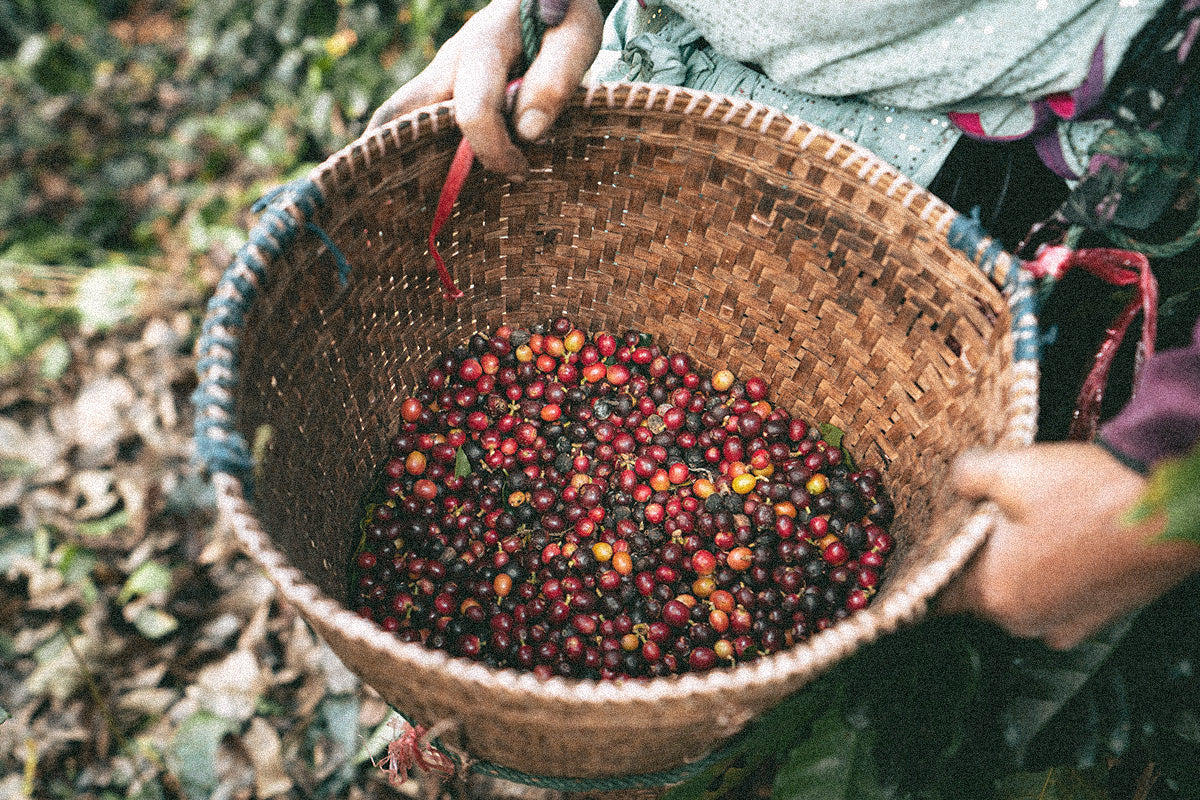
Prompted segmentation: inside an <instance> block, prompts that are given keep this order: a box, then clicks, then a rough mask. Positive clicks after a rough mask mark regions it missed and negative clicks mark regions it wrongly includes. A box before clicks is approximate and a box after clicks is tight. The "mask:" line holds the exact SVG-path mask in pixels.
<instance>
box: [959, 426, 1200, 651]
mask: <svg viewBox="0 0 1200 800" xmlns="http://www.w3.org/2000/svg"><path fill="white" fill-rule="evenodd" d="M950 481H951V484H952V485H953V486H954V488H955V490H956V491H958V492H959V493H960V494H962V495H963V496H965V497H967V498H970V499H977V500H984V499H986V500H993V501H995V502H996V504H997V505H998V506H999V509H1000V513H1001V515H1002V516H1001V519H1000V522H999V524H998V525H997V526H996V527H995V529H994V530H993V531H992V532H991V535H990V536H989V538H988V540H987V542H986V543H985V544H984V545H983V547H982V549H981V550H980V552H979V553H977V554H976V555H975V557H974V558H973V559H972V560H971V561H970V562H969V563H968V565H967V567H966V569H965V570H964V571H963V572H962V574H960V575H959V576H958V577H957V578H956V579H955V580H954V581H953V582H952V583H951V584H950V585H949V586H948V587H947V588H946V590H945V591H944V592H943V593H942V595H941V596H940V597H939V599H938V602H937V610H938V611H939V612H942V613H954V612H961V611H965V612H970V613H973V614H975V615H976V616H979V617H983V618H984V619H989V620H991V621H993V622H995V623H996V624H998V625H1000V627H1002V628H1004V629H1005V630H1007V631H1008V632H1009V633H1011V634H1013V635H1015V636H1021V637H1028V638H1037V639H1041V640H1042V641H1044V642H1045V643H1046V644H1047V645H1049V646H1051V647H1055V648H1061V649H1066V648H1070V647H1074V646H1075V645H1076V644H1078V643H1080V642H1081V641H1083V640H1084V639H1086V638H1087V637H1088V636H1090V635H1092V634H1094V633H1096V632H1098V631H1099V630H1101V629H1102V628H1104V627H1105V626H1106V625H1107V624H1108V623H1110V622H1113V621H1115V620H1116V619H1118V618H1120V617H1121V616H1123V615H1124V614H1126V613H1128V612H1130V611H1133V610H1135V609H1137V608H1140V607H1141V606H1143V605H1145V604H1147V603H1149V602H1151V601H1153V600H1155V599H1157V598H1158V597H1160V596H1161V595H1163V594H1165V593H1166V592H1167V591H1168V590H1170V589H1171V588H1172V587H1174V586H1175V585H1176V584H1177V583H1179V582H1180V581H1182V580H1183V579H1184V578H1187V577H1188V576H1190V575H1192V574H1194V573H1196V572H1200V547H1197V546H1196V545H1194V544H1190V543H1186V542H1160V541H1153V539H1154V537H1155V536H1157V535H1158V534H1159V533H1161V532H1162V530H1163V527H1164V524H1165V521H1164V520H1163V518H1162V517H1161V516H1160V517H1155V518H1152V519H1150V520H1148V521H1146V522H1143V523H1139V524H1136V525H1135V524H1130V523H1128V522H1126V516H1127V514H1128V512H1129V510H1130V509H1131V508H1132V507H1133V506H1134V505H1136V504H1137V502H1138V501H1139V500H1140V499H1141V497H1142V494H1143V492H1144V491H1145V488H1146V479H1145V478H1143V477H1142V476H1141V475H1139V474H1138V473H1136V472H1134V471H1133V470H1131V469H1129V468H1128V467H1126V466H1125V465H1123V464H1121V463H1120V462H1119V461H1117V460H1116V459H1115V458H1114V457H1113V456H1112V455H1111V454H1110V453H1108V452H1107V451H1106V450H1104V449H1103V448H1101V447H1099V446H1098V445H1094V444H1083V443H1076V442H1070V443H1060V444H1039V445H1034V446H1032V447H1029V448H1025V449H1022V450H1011V451H1000V450H997V451H990V452H984V453H968V454H965V455H963V456H962V457H960V458H959V459H958V460H957V461H956V462H955V464H954V465H953V468H952V470H951V474H950Z"/></svg>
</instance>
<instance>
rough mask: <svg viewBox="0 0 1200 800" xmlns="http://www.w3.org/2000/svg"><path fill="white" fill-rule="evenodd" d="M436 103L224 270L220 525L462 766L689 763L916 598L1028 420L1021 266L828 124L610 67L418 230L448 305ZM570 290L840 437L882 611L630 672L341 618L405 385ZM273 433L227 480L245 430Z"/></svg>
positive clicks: (205, 350)
mask: <svg viewBox="0 0 1200 800" xmlns="http://www.w3.org/2000/svg"><path fill="white" fill-rule="evenodd" d="M453 121H454V117H453V108H452V107H451V106H450V105H440V106H436V107H431V108H428V109H425V110H422V111H420V112H418V113H415V114H412V115H409V116H407V117H404V118H401V119H399V120H396V121H395V122H393V123H391V124H389V125H387V126H385V127H384V128H382V129H380V130H379V131H377V132H376V133H374V134H372V135H370V136H367V137H364V138H362V139H360V140H358V141H356V142H355V143H353V144H352V145H350V146H349V147H347V148H346V149H344V150H343V151H341V152H339V153H337V154H336V155H334V156H333V157H332V158H330V159H329V160H328V161H326V162H325V163H324V164H322V165H321V166H320V167H318V168H316V169H315V170H314V171H313V172H312V173H311V175H310V177H309V180H307V181H303V182H301V183H299V184H296V185H292V186H291V187H289V189H290V190H289V191H287V192H285V193H283V194H282V195H280V196H279V197H278V198H277V199H276V201H275V202H274V203H273V204H272V205H271V206H270V207H269V208H268V209H267V211H266V213H265V214H264V215H263V217H262V220H261V222H260V224H259V225H258V226H257V227H256V229H255V231H254V232H253V233H252V234H251V242H250V244H249V245H247V247H246V248H244V249H243V251H242V252H241V253H240V254H239V257H238V259H237V261H236V263H235V264H234V266H233V267H232V268H231V269H230V271H229V273H228V274H227V275H226V277H225V279H224V280H223V281H222V283H221V285H220V286H219V288H218V290H217V293H216V295H215V297H214V299H213V301H212V302H211V303H210V312H209V315H208V317H207V320H206V323H205V328H204V338H203V340H202V343H201V353H200V364H199V371H200V377H201V386H200V390H199V397H198V402H197V405H198V410H197V414H198V416H197V446H198V449H199V450H200V452H201V454H202V455H203V456H204V457H205V458H206V459H207V460H208V462H209V465H210V467H211V468H212V469H213V471H214V473H215V474H214V479H215V481H216V485H217V488H218V502H219V507H220V511H221V513H222V515H223V519H224V520H225V521H226V523H227V524H229V525H230V526H231V527H232V530H233V531H234V532H235V533H236V536H237V537H238V539H239V540H240V541H241V544H242V545H243V546H244V548H245V549H246V550H247V552H248V553H249V554H250V555H251V556H252V557H253V558H255V559H256V560H257V561H258V563H259V564H260V565H261V566H262V568H263V569H264V570H265V571H266V572H267V574H268V575H269V576H270V577H271V579H272V580H273V581H274V582H275V583H276V584H277V586H278V588H279V590H280V592H281V594H282V595H283V596H284V597H285V598H287V599H288V600H289V601H290V602H291V603H293V604H294V605H295V606H297V607H298V608H299V609H300V610H301V611H302V612H303V614H304V616H305V617H306V618H307V620H308V621H309V623H310V624H311V625H312V626H313V627H314V628H315V629H316V630H317V631H318V633H319V634H320V635H321V636H322V637H323V638H324V639H325V640H326V641H327V642H328V643H329V644H330V645H331V647H332V648H333V649H334V650H335V651H336V652H337V654H338V655H339V656H340V657H341V659H342V660H343V661H344V662H345V663H346V664H347V665H348V666H349V667H350V668H351V669H353V670H354V671H355V672H356V673H358V674H359V675H360V676H361V677H362V679H363V680H364V681H365V682H366V683H368V684H369V685H371V686H372V687H374V688H375V689H376V690H378V691H379V692H380V693H381V694H382V695H383V697H384V698H386V699H387V700H388V701H389V702H390V703H392V704H393V705H394V706H395V707H396V708H397V709H399V710H400V711H401V712H402V713H404V714H405V715H406V716H408V717H409V718H410V719H412V720H414V721H415V722H419V723H422V724H425V725H431V724H434V723H436V722H438V721H443V720H449V721H452V722H453V723H455V730H456V731H457V735H458V737H459V738H458V742H459V744H460V745H461V746H462V747H463V748H465V750H466V751H467V752H468V753H470V754H471V756H472V757H474V758H478V759H483V760H486V761H489V762H493V763H494V764H499V765H502V766H504V767H507V768H510V769H515V770H521V771H525V772H529V773H535V774H541V775H551V776H572V777H581V778H592V777H603V776H610V775H621V774H631V773H647V772H654V771H658V770H667V769H671V768H674V767H678V766H680V765H683V764H686V763H688V762H692V761H695V760H697V759H699V758H701V757H703V756H704V755H705V754H707V753H710V752H711V751H713V750H714V749H716V748H717V747H719V746H720V745H721V743H722V742H724V741H726V740H727V739H729V738H730V737H731V736H732V735H734V734H735V733H737V732H738V731H739V730H740V729H741V728H743V727H744V726H745V725H746V723H747V722H748V721H749V720H750V719H751V718H753V717H754V716H755V715H756V714H758V713H760V712H762V711H764V710H766V709H768V708H770V707H771V706H772V705H774V704H776V703H778V702H779V701H780V700H782V699H783V698H784V697H785V696H787V695H788V694H789V693H791V692H793V691H795V690H796V689H797V688H799V687H801V686H803V685H804V684H805V683H806V682H808V681H810V680H811V679H812V678H814V677H815V676H816V675H818V674H819V673H821V672H822V671H824V670H825V669H827V668H828V667H830V666H831V665H832V664H834V663H835V662H837V661H838V660H839V659H841V658H843V657H845V656H846V655H847V654H849V653H851V652H852V651H854V650H855V649H856V648H858V647H859V646H861V645H862V644H863V643H865V642H868V641H870V640H872V639H875V638H877V637H879V636H880V635H881V634H884V633H886V632H890V631H892V630H894V629H895V628H897V627H898V626H900V625H902V624H905V623H908V622H911V621H914V620H916V619H918V618H920V617H921V616H922V615H923V614H924V613H925V609H926V603H927V601H928V600H929V598H930V597H932V596H933V595H934V594H935V593H936V592H937V591H938V590H939V589H940V588H941V587H942V586H944V584H945V583H946V582H947V581H948V579H949V578H950V577H951V575H952V574H953V573H954V572H955V571H956V570H957V569H958V568H960V567H961V566H962V564H963V563H964V562H965V561H966V559H967V558H968V557H969V556H970V554H971V553H972V552H973V551H974V550H975V549H976V547H977V546H978V545H979V544H980V543H981V541H982V539H983V538H984V537H985V536H986V533H987V529H988V527H989V525H990V523H991V521H992V512H991V510H990V509H989V507H987V506H982V507H981V506H978V505H973V504H968V503H965V502H962V501H959V500H955V499H954V498H953V497H952V496H951V494H950V493H949V492H948V490H947V487H946V480H945V478H946V471H947V465H948V463H949V462H950V460H951V459H952V458H953V457H954V456H955V455H956V454H958V453H960V452H962V451H963V450H965V449H967V448H970V447H975V446H994V445H997V444H1006V445H1013V446H1021V445H1027V444H1028V443H1029V442H1030V441H1031V440H1032V436H1033V428H1034V420H1035V412H1036V409H1035V406H1036V372H1037V369H1036V353H1034V352H1033V350H1032V346H1031V343H1032V341H1033V339H1032V328H1033V320H1032V316H1031V315H1029V314H1028V313H1027V312H1025V311H1023V310H1022V308H1023V306H1022V304H1023V303H1024V302H1026V300H1024V299H1022V298H1026V297H1027V293H1026V292H1025V290H1024V288H1023V287H1022V285H1021V284H1020V283H1019V277H1020V274H1019V270H1017V269H1016V265H1015V262H1011V261H1010V260H1009V259H1008V257H1007V256H1006V255H1004V254H1003V253H1000V252H998V249H997V248H996V247H995V246H992V247H987V246H986V244H987V243H986V241H984V242H983V243H982V244H981V242H980V239H979V237H977V236H974V235H972V234H971V233H970V231H969V230H968V231H967V234H966V235H960V234H959V230H960V229H962V230H967V229H969V225H964V222H969V221H967V220H964V218H961V217H958V215H956V214H955V212H953V211H952V210H951V209H949V208H948V207H947V206H946V205H944V204H943V203H942V202H940V201H939V200H937V199H936V198H934V197H933V196H931V195H930V194H928V193H927V192H925V191H924V190H923V189H921V188H920V187H918V186H916V185H914V184H913V183H911V182H910V181H908V180H907V179H906V178H904V177H902V176H901V175H900V174H898V173H897V172H896V170H895V169H893V168H892V167H890V166H887V165H885V164H884V163H882V162H881V161H879V160H878V159H876V158H875V157H873V156H872V155H871V154H870V153H868V152H866V151H864V150H862V149H861V148H858V147H856V146H854V145H852V144H850V143H848V142H846V141H844V140H842V139H839V138H837V137H835V136H833V135H831V134H829V133H826V132H824V131H822V130H819V129H817V128H813V127H811V126H809V125H807V124H804V123H802V122H800V121H798V120H794V119H792V118H789V117H787V116H785V115H782V114H780V113H778V112H777V111H774V110H770V109H767V108H765V107H763V106H760V105H756V104H751V103H747V102H742V101H737V100H733V99H730V98H727V97H721V96H716V95H708V94H701V93H692V92H688V91H686V90H680V89H668V88H666V87H654V86H647V85H637V84H632V85H626V84H622V85H609V86H601V87H596V88H593V89H591V90H589V91H588V92H587V93H586V95H585V94H584V93H582V92H581V93H580V95H579V96H578V97H577V98H576V99H575V100H574V102H573V103H572V104H571V105H570V107H569V108H568V109H567V111H566V113H565V114H564V115H563V117H562V118H561V120H560V122H559V123H558V125H557V126H556V127H555V128H554V129H553V130H552V131H551V133H550V136H549V138H548V139H547V140H546V141H545V142H544V143H542V144H539V145H537V146H534V147H531V148H529V150H528V155H529V159H530V162H531V164H532V174H531V176H530V178H529V180H528V181H527V182H526V183H525V184H524V185H520V186H518V185H513V184H510V183H509V182H507V181H506V180H504V179H501V178H499V177H497V176H494V175H490V174H486V173H484V172H483V171H482V170H476V171H474V172H473V173H472V174H471V176H470V178H469V179H468V181H467V184H466V186H465V188H464V190H463V192H462V195H461V197H460V199H459V201H458V205H457V206H456V208H455V211H454V214H453V215H452V217H451V218H450V220H449V221H448V222H447V224H446V226H445V228H444V229H443V230H442V233H441V235H440V243H441V244H440V249H441V251H442V253H443V255H444V256H445V258H446V260H447V263H448V265H449V267H450V270H451V272H452V274H453V275H454V277H455V280H456V281H457V283H458V285H459V287H461V288H462V289H463V290H464V291H465V296H464V297H463V298H462V299H460V300H457V301H450V300H446V299H445V298H444V296H443V292H442V290H441V286H440V284H439V282H438V277H437V274H436V271H435V267H434V263H433V261H432V260H431V258H430V254H429V252H428V250H427V247H426V239H427V236H428V232H429V230H430V223H431V219H432V216H433V212H434V207H435V205H436V202H437V197H438V193H439V190H440V188H441V185H442V181H443V180H444V178H445V175H446V172H447V169H448V167H449V164H450V160H451V158H452V156H453V154H454V151H455V148H456V146H457V144H458V142H459V138H460V137H459V134H458V132H457V130H456V128H455V126H454V124H453ZM318 234H319V235H318ZM948 237H949V238H954V239H956V241H957V240H961V241H958V244H959V245H960V246H959V247H955V246H952V245H951V244H950V243H949V241H948ZM962 248H965V249H966V250H968V251H970V252H971V255H970V256H968V255H966V254H964V252H963V251H962ZM980 262H982V266H983V267H984V268H985V269H983V270H981V269H980V266H981V263H980ZM338 264H341V265H342V270H341V271H340V273H341V277H343V278H348V279H347V280H346V282H345V283H344V284H343V283H342V282H341V281H340V280H339V269H338V266H337V265H338ZM346 268H349V270H350V271H349V274H348V276H347V275H346V272H345V270H346ZM985 273H990V277H991V280H989V275H988V274H985ZM998 286H999V287H1000V288H998ZM1002 288H1003V289H1004V291H1001V289H1002ZM564 312H566V313H568V314H569V315H570V316H571V317H572V319H573V321H574V322H575V323H576V324H577V325H578V326H579V327H581V328H583V329H585V330H592V331H596V330H610V331H613V332H624V331H627V330H631V329H636V330H641V331H644V332H646V333H649V334H651V335H652V336H653V337H654V338H655V339H656V340H657V341H659V342H660V343H662V344H663V345H665V346H666V347H668V348H669V349H671V350H681V351H685V352H687V353H688V354H690V355H691V356H692V357H693V358H694V359H695V360H696V361H697V362H699V364H700V365H701V366H702V367H703V368H705V369H707V370H713V369H717V368H720V367H729V368H731V369H733V370H734V371H735V373H737V374H738V376H739V377H740V378H742V379H745V378H747V377H750V376H751V375H762V376H764V377H765V378H767V380H768V381H769V383H770V385H771V387H772V392H773V396H774V398H775V401H776V402H777V403H779V404H782V405H783V406H785V407H787V408H789V410H791V411H792V412H793V413H794V414H798V415H803V416H804V417H806V418H809V419H812V420H816V421H830V422H832V423H833V424H835V425H837V426H838V427H840V428H841V429H843V430H844V431H845V432H846V439H845V443H846V444H847V446H848V447H849V448H850V450H851V451H852V452H853V453H855V454H857V456H858V458H859V460H860V461H861V462H863V463H864V464H870V465H877V466H879V467H881V468H882V470H883V472H884V476H885V481H886V483H887V485H888V486H889V487H891V488H892V490H893V493H894V499H895V501H896V506H897V509H898V513H897V521H896V523H895V524H894V533H895V535H896V537H897V541H898V547H897V551H896V554H895V556H894V558H893V561H892V564H891V566H890V567H889V574H888V578H887V580H886V582H885V584H884V586H883V588H882V590H881V591H880V593H879V595H878V596H877V597H876V600H875V602H874V603H873V604H872V605H871V606H870V607H869V608H868V609H867V610H866V611H865V612H862V613H858V614H855V615H853V616H852V617H850V618H849V619H847V620H845V621H843V622H840V623H838V624H836V625H834V626H833V627H832V628H830V629H829V630H827V631H824V632H822V633H820V634H818V635H816V636H814V637H813V638H812V639H810V640H809V641H807V642H806V643H804V644H802V645H800V646H797V647H795V648H793V649H791V650H788V651H784V652H781V653H778V654H775V655H773V656H770V657H767V658H764V659H761V660H759V661H756V662H753V663H750V664H747V665H743V666H740V667H738V668H736V669H733V670H728V669H718V670H715V671H713V672H710V673H707V674H704V675H703V676H696V675H687V676H682V677H675V678H666V679H656V680H653V681H648V682H594V681H568V680H565V679H559V678H555V679H551V680H548V681H544V682H543V681H539V680H536V679H535V678H533V677H532V675H528V674H522V673H518V672H516V671H512V670H496V669H491V668H488V667H486V666H484V665H482V664H477V663H474V662H468V661H464V660H460V659H454V658H451V657H448V656H446V655H444V654H442V653H440V652H433V651H429V650H426V649H424V648H422V647H421V646H419V645H415V644H405V643H401V642H400V641H398V640H397V639H396V638H395V637H394V636H392V635H391V634H387V633H385V632H384V631H382V630H381V629H380V628H378V627H376V626H375V625H374V624H373V623H371V622H367V621H365V620H363V619H360V618H359V617H358V616H357V615H356V614H354V613H353V612H352V611H350V610H347V609H346V608H345V607H344V606H343V604H342V603H343V601H344V600H345V599H346V582H347V568H348V562H349V560H350V557H351V549H352V547H353V546H354V542H353V541H352V535H351V532H352V531H353V530H354V529H355V526H356V523H357V519H358V516H359V514H360V507H359V500H360V498H361V497H362V495H363V493H364V491H365V489H366V487H367V486H368V483H369V482H370V481H371V480H372V478H373V471H374V470H375V468H376V466H377V465H378V464H379V463H381V460H382V459H383V457H384V454H385V452H386V449H387V445H388V440H389V438H390V436H391V435H392V434H393V433H394V432H395V430H396V429H397V427H398V405H399V401H400V399H402V398H403V397H404V396H406V395H407V393H408V392H409V391H410V390H412V389H413V387H415V386H416V385H417V384H418V383H419V381H420V380H421V379H422V378H423V376H424V371H425V369H426V367H427V365H428V363H429V362H430V361H431V359H432V358H433V357H434V356H435V355H437V354H439V353H441V352H443V351H444V350H446V349H447V348H449V347H451V346H453V345H456V344H461V343H464V342H465V341H466V340H467V338H468V337H469V336H470V334H471V333H473V332H475V331H478V330H490V329H493V328H495V327H496V326H498V325H500V324H501V323H509V324H514V325H529V324H532V323H535V322H540V321H545V320H548V319H550V318H552V317H554V316H557V315H561V314H563V313H564ZM1014 319H1016V321H1017V322H1018V323H1019V324H1018V325H1016V333H1015V334H1014V324H1013V323H1014ZM264 426H269V428H267V427H264ZM267 430H269V432H270V435H269V438H267V437H266V436H260V439H259V443H260V444H261V445H263V446H262V447H261V452H257V451H256V453H255V455H256V456H257V457H258V458H257V464H256V466H255V468H254V470H253V472H251V470H250V459H249V452H248V451H249V447H248V446H247V442H249V441H253V440H254V437H255V435H256V433H261V432H264V431H267ZM251 481H252V484H253V498H252V502H251V498H250V497H249V495H250V484H251Z"/></svg>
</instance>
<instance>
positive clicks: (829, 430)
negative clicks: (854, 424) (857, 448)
mask: <svg viewBox="0 0 1200 800" xmlns="http://www.w3.org/2000/svg"><path fill="white" fill-rule="evenodd" d="M817 429H818V430H820V431H821V438H822V439H824V440H825V441H826V442H827V443H828V444H829V446H830V447H836V448H837V449H839V450H841V451H842V462H843V463H845V465H846V466H847V467H848V468H850V469H854V459H853V458H852V457H851V455H850V452H849V451H848V450H847V449H846V448H844V447H842V439H843V438H844V437H845V436H846V432H845V431H843V430H842V429H841V428H839V427H838V426H837V425H834V424H833V423H832V422H822V423H820V424H819V425H817Z"/></svg>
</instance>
